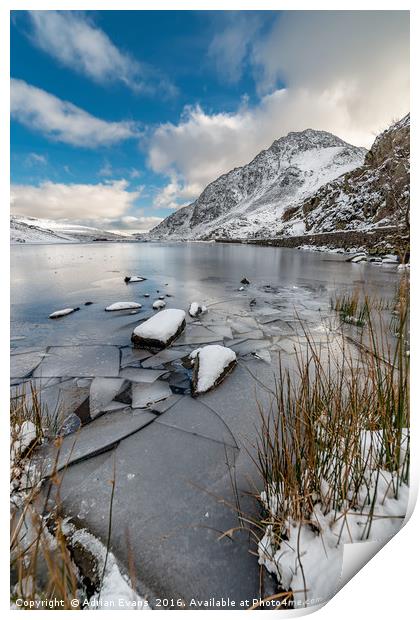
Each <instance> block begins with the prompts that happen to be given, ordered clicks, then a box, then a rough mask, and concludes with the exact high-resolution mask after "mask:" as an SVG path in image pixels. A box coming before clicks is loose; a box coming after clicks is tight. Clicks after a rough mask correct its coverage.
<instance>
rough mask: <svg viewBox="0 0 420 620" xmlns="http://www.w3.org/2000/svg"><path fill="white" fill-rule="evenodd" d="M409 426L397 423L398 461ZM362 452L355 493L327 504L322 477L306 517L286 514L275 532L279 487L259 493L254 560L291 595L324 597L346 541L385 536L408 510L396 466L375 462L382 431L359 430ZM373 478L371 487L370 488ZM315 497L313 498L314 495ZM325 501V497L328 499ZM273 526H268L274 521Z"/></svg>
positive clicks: (331, 590) (337, 573)
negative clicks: (361, 475)
mask: <svg viewBox="0 0 420 620" xmlns="http://www.w3.org/2000/svg"><path fill="white" fill-rule="evenodd" d="M408 441H409V430H408V429H402V438H401V455H400V462H401V467H403V463H404V459H405V458H406V451H407V449H408ZM360 445H361V449H362V456H363V459H364V462H365V466H366V470H365V471H366V482H365V484H364V485H362V486H361V487H360V488H359V489H358V491H357V495H355V494H354V493H353V491H352V490H351V489H350V490H349V495H348V496H347V500H345V501H343V502H342V506H341V508H340V509H337V510H334V509H330V508H327V507H326V505H327V502H326V501H323V498H324V499H325V498H328V497H330V496H331V489H330V487H329V484H328V483H327V482H326V481H325V480H324V481H323V484H322V489H321V494H322V495H321V497H320V498H319V501H318V502H317V503H316V504H315V506H314V509H313V512H312V515H311V516H310V519H309V522H308V520H306V521H302V522H298V521H294V520H293V519H292V518H291V517H289V518H288V519H287V520H286V523H285V524H284V527H283V532H279V531H278V529H279V526H278V520H277V514H278V510H279V509H282V508H283V506H284V499H283V497H282V492H281V485H280V490H279V489H276V490H273V492H272V493H271V492H270V490H268V492H267V491H264V492H263V493H261V501H262V503H263V505H264V506H265V508H266V509H267V511H268V513H269V515H270V519H271V523H270V524H269V525H268V526H267V527H266V530H265V534H264V536H263V538H262V539H261V540H260V542H259V545H258V555H259V560H258V561H259V564H262V565H264V566H265V567H266V568H267V570H268V571H269V572H271V573H273V574H274V575H275V576H276V577H277V579H278V581H279V582H280V583H281V586H282V587H283V588H284V589H285V590H289V589H291V590H292V591H293V597H294V601H295V602H297V603H298V604H299V606H301V605H302V603H307V604H308V605H310V604H315V603H311V600H312V601H313V600H314V599H318V600H317V602H318V603H320V602H323V601H327V600H328V599H329V598H331V597H332V596H333V595H334V594H335V592H336V591H337V589H338V587H339V583H340V577H341V571H342V559H343V549H344V545H345V544H349V543H355V542H363V541H381V540H383V541H386V540H388V539H389V538H391V537H392V536H394V535H395V534H396V533H397V532H398V531H399V529H400V528H401V527H402V525H403V522H404V519H405V514H406V511H407V505H408V497H409V487H408V486H407V485H406V484H404V483H401V484H400V486H399V488H397V486H396V484H395V472H394V473H391V472H389V471H386V470H384V469H381V468H380V467H378V463H380V462H382V460H383V449H382V445H383V441H382V431H380V430H378V431H362V433H361V436H360ZM375 484H376V488H375ZM315 499H316V498H315ZM327 501H328V500H327ZM274 523H277V526H276V528H275V531H274V528H273V524H274Z"/></svg>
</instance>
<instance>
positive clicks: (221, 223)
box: [148, 129, 366, 239]
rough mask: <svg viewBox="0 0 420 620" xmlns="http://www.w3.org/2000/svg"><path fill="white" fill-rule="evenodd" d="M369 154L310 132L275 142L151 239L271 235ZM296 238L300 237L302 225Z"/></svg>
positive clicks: (158, 228)
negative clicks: (283, 220)
mask: <svg viewBox="0 0 420 620" xmlns="http://www.w3.org/2000/svg"><path fill="white" fill-rule="evenodd" d="M365 154H366V150H365V149H363V148H358V147H355V146H352V145H350V144H347V143H346V142H344V141H343V140H341V139H340V138H337V137H336V136H334V135H332V134H330V133H327V132H325V131H315V130H313V129H307V130H305V131H302V132H292V133H289V134H288V135H287V136H285V137H283V138H280V139H279V140H276V141H275V142H274V143H273V144H272V145H271V147H270V148H268V149H267V150H264V151H261V153H259V154H258V155H257V156H256V157H255V159H253V160H252V161H251V162H250V163H249V164H247V165H246V166H243V167H241V168H235V169H234V170H232V171H231V172H228V173H227V174H224V175H222V176H221V177H219V178H218V179H217V180H216V181H213V182H212V183H210V184H209V185H208V186H207V187H206V188H205V189H204V191H203V192H202V194H201V195H200V196H199V197H198V198H197V200H196V201H195V202H193V203H192V204H191V205H189V206H187V207H184V208H182V209H179V210H178V211H176V212H175V213H173V214H172V215H170V216H169V217H167V218H166V219H165V220H164V221H163V222H161V223H160V224H159V225H158V226H156V227H155V228H154V229H153V230H152V231H150V233H149V235H148V238H150V239H217V238H224V239H226V238H252V237H256V236H261V235H262V234H265V235H266V234H267V231H270V235H271V234H272V231H273V228H278V224H279V222H280V221H281V218H282V216H283V213H284V212H285V210H286V209H288V208H290V207H291V206H296V205H298V204H300V203H301V202H302V201H303V200H305V199H306V198H308V197H309V196H312V195H313V194H314V193H315V192H316V191H317V190H318V189H319V188H320V187H321V186H323V185H325V184H326V183H329V182H330V181H332V180H334V179H336V178H337V177H339V176H341V175H342V174H345V173H347V172H349V171H351V170H353V169H354V168H357V167H358V166H360V165H361V164H362V163H363V161H364V158H365ZM295 234H300V228H299V225H297V226H296V230H295Z"/></svg>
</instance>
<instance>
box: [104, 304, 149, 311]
mask: <svg viewBox="0 0 420 620" xmlns="http://www.w3.org/2000/svg"><path fill="white" fill-rule="evenodd" d="M138 308H141V304H138V303H136V302H135V301H117V302H116V303H115V304H111V305H110V306H107V307H106V308H105V311H106V312H115V311H116V310H136V309H138Z"/></svg>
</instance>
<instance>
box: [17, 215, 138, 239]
mask: <svg viewBox="0 0 420 620" xmlns="http://www.w3.org/2000/svg"><path fill="white" fill-rule="evenodd" d="M123 239H125V240H126V239H127V237H125V236H124V235H120V234H117V233H111V232H107V231H104V230H100V229H97V228H91V227H89V226H79V225H77V224H63V223H61V222H55V221H54V220H44V219H38V218H34V217H24V216H18V215H11V216H10V242H11V243H76V242H80V241H98V240H107V241H117V240H123Z"/></svg>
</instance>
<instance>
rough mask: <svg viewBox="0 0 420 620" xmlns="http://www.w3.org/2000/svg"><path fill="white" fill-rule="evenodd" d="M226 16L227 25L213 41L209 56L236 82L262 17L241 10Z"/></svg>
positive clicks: (222, 71)
mask: <svg viewBox="0 0 420 620" xmlns="http://www.w3.org/2000/svg"><path fill="white" fill-rule="evenodd" d="M224 18H225V19H226V20H227V25H226V26H225V28H224V29H223V30H221V31H219V32H217V33H216V35H215V36H214V38H213V40H212V41H211V43H210V47H209V58H210V59H211V60H212V61H213V62H214V63H215V66H216V69H217V71H218V72H219V73H220V74H221V75H222V76H223V77H224V78H225V79H227V80H228V81H229V82H232V83H235V82H238V81H239V79H240V78H241V76H242V72H243V69H244V67H245V59H246V56H247V54H248V52H249V51H250V47H251V43H252V39H253V37H254V35H255V34H256V33H257V31H258V29H259V27H260V25H261V19H260V17H259V16H257V15H256V14H254V13H251V14H248V13H247V12H240V11H234V12H232V13H230V12H228V13H227V14H226V16H224Z"/></svg>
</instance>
